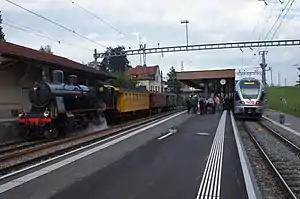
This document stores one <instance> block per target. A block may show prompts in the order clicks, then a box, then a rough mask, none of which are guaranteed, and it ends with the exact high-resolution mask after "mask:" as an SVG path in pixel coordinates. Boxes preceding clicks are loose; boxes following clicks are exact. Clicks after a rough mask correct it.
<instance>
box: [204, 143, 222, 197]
mask: <svg viewBox="0 0 300 199" xmlns="http://www.w3.org/2000/svg"><path fill="white" fill-rule="evenodd" d="M218 142H219V141H218V140H217V142H216V155H215V156H214V160H213V167H212V169H211V172H210V175H209V178H208V179H209V189H206V193H205V194H204V196H205V197H211V196H212V192H213V190H215V189H216V187H215V186H214V182H215V173H216V168H217V164H218V156H219V152H220V147H219V144H218Z"/></svg>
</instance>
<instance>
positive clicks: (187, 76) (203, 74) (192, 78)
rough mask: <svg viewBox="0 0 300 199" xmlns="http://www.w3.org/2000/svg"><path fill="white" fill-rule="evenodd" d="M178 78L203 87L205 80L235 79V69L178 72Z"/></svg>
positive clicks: (191, 84)
mask: <svg viewBox="0 0 300 199" xmlns="http://www.w3.org/2000/svg"><path fill="white" fill-rule="evenodd" d="M176 75H177V79H178V80H179V81H181V82H183V83H185V84H186V85H188V86H190V87H194V88H198V89H200V88H203V87H204V83H205V80H212V79H215V80H221V79H225V80H227V79H235V69H222V70H202V71H182V72H176Z"/></svg>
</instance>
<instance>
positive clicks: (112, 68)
mask: <svg viewBox="0 0 300 199" xmlns="http://www.w3.org/2000/svg"><path fill="white" fill-rule="evenodd" d="M124 50H125V47H124V46H118V47H116V48H112V47H108V48H107V50H106V51H105V56H104V58H103V60H102V62H101V64H100V67H101V70H103V71H106V72H113V73H125V70H126V68H131V66H130V65H129V61H128V59H127V56H126V55H122V56H111V57H110V56H108V54H109V53H122V52H124Z"/></svg>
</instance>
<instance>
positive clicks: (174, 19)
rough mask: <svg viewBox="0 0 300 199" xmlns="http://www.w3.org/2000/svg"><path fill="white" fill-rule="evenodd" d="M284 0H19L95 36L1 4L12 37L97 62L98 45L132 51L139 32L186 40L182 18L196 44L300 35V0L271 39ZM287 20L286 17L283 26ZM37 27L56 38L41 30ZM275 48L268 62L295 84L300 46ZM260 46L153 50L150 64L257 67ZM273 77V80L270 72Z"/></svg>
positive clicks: (160, 39) (135, 60)
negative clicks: (250, 47) (161, 52)
mask: <svg viewBox="0 0 300 199" xmlns="http://www.w3.org/2000/svg"><path fill="white" fill-rule="evenodd" d="M281 1H283V2H284V3H283V4H281V3H280V1H279V0H267V2H268V5H267V6H266V5H265V3H264V2H262V1H258V0H226V1H225V0H206V1H204V0H184V1H183V0H152V1H140V0H126V1H125V0H81V1H79V0H76V1H74V2H75V4H74V3H72V1H70V0H13V2H15V3H17V4H19V5H21V6H24V7H25V8H27V9H30V10H32V11H34V12H36V13H39V14H41V15H42V16H44V17H47V18H49V19H51V20H53V21H55V22H58V23H60V24H62V25H64V26H66V27H68V28H69V29H71V30H74V31H76V32H77V33H79V34H80V35H83V36H84V37H86V38H89V39H91V40H93V41H94V42H91V41H89V40H88V39H84V38H82V37H79V36H77V35H75V34H72V33H70V32H68V31H66V30H64V29H62V28H61V27H58V26H56V25H53V24H51V23H49V22H47V21H45V20H44V19H41V18H39V17H37V16H35V15H33V14H31V13H29V12H26V11H24V10H22V9H20V8H18V7H16V6H14V5H12V4H9V3H7V2H6V1H5V0H1V1H0V9H2V14H3V20H4V23H6V24H4V32H5V34H6V39H7V41H9V42H13V43H17V44H20V45H24V46H27V47H31V48H34V49H38V48H39V47H40V45H46V44H49V45H51V46H52V50H53V51H54V54H56V55H60V56H64V57H67V58H69V59H72V60H75V61H78V62H82V61H83V62H89V61H92V60H93V49H95V48H97V50H98V52H104V51H105V48H104V47H103V46H112V47H115V46H117V45H124V46H125V47H126V48H127V49H128V47H131V48H133V49H135V48H138V46H139V36H138V35H140V37H141V40H142V42H144V43H146V44H147V46H148V47H156V46H157V43H160V46H172V45H185V44H186V36H185V26H184V25H183V24H180V21H181V20H189V22H190V23H189V26H188V28H189V43H190V44H205V43H215V42H216V43H217V42H230V41H250V40H259V39H271V38H272V35H273V33H274V31H276V30H277V33H276V34H275V36H274V37H273V39H300V31H299V30H300V2H299V1H295V3H294V4H293V5H292V7H291V9H290V10H289V12H288V14H287V16H286V17H285V18H284V20H282V18H283V15H284V14H283V15H282V17H281V18H280V19H279V21H278V23H277V24H276V26H275V28H274V29H273V31H271V32H270V34H269V36H268V37H267V38H266V35H267V33H268V32H269V31H270V29H271V27H272V26H273V24H274V23H275V21H276V19H277V17H278V16H279V14H280V12H281V10H282V9H283V8H284V7H285V5H286V4H287V3H288V2H292V0H291V1H289V0H281ZM78 5H79V6H80V7H81V8H80V7H79V6H78ZM288 7H289V6H287V8H288ZM82 8H84V9H86V11H85V10H83V9H82ZM287 8H286V10H287ZM286 10H285V11H284V13H285V12H286ZM87 11H89V12H91V13H93V14H96V16H92V15H91V14H89V13H88V12H87ZM103 21H104V22H105V23H104V22H103ZM281 21H283V22H282V23H281V25H280V27H279V28H277V26H278V25H279V23H280V22H281ZM7 24H10V25H15V26H25V27H28V28H30V29H31V32H24V31H21V30H18V29H15V28H12V27H10V26H8V25H7ZM297 30H298V31H297ZM32 31H36V32H39V33H42V35H44V36H47V37H49V38H52V39H48V38H43V37H40V36H37V35H35V34H33V32H32ZM57 40H59V41H61V43H60V44H59V43H58V42H57ZM70 44H71V45H70ZM102 45H103V46H102ZM254 50H255V51H254V52H256V49H254ZM260 50H264V48H261V49H260ZM268 51H269V52H268V55H267V63H268V65H269V66H271V67H273V82H274V84H278V74H279V73H280V77H281V78H280V79H281V80H280V82H281V85H284V82H285V79H286V82H287V84H288V85H293V84H295V81H296V80H297V78H298V73H297V69H296V68H297V66H295V65H296V64H299V65H300V58H299V57H300V46H292V47H273V48H269V49H268ZM254 52H253V51H251V50H250V49H244V50H243V52H242V51H241V50H239V49H224V50H210V51H194V52H177V53H166V54H164V55H163V56H162V55H161V54H153V55H148V56H147V65H159V66H160V68H161V69H162V70H163V72H164V74H166V73H167V72H168V71H169V68H170V67H171V66H174V67H175V68H176V70H178V71H180V70H181V61H183V65H184V70H203V69H215V68H246V67H248V68H249V67H252V68H254V67H256V66H258V63H259V61H260V57H259V56H258V55H256V56H254ZM129 59H130V61H131V64H132V65H133V66H136V65H138V64H139V63H140V58H139V56H130V57H129ZM267 76H268V81H269V83H270V79H271V78H270V73H268V75H267Z"/></svg>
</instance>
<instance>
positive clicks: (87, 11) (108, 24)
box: [70, 0, 124, 36]
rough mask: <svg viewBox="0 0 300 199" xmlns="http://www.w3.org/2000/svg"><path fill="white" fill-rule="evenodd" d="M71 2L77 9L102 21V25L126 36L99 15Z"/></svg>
mask: <svg viewBox="0 0 300 199" xmlns="http://www.w3.org/2000/svg"><path fill="white" fill-rule="evenodd" d="M70 2H71V3H72V4H74V5H76V6H77V7H79V8H80V9H82V10H84V11H85V12H86V13H88V14H89V15H91V16H93V17H95V18H96V19H98V20H100V21H101V22H102V23H104V24H106V25H107V26H109V27H110V28H111V29H113V30H115V31H117V32H118V33H119V34H120V35H123V36H124V34H123V33H122V31H121V30H119V29H117V28H116V27H114V26H112V25H111V24H110V23H108V22H107V21H105V20H104V19H102V18H100V17H99V16H98V15H96V14H95V13H93V12H91V11H89V10H88V9H86V8H84V7H83V6H81V5H79V4H78V3H76V2H75V1H72V0H70Z"/></svg>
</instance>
